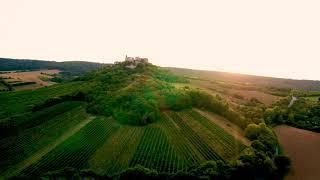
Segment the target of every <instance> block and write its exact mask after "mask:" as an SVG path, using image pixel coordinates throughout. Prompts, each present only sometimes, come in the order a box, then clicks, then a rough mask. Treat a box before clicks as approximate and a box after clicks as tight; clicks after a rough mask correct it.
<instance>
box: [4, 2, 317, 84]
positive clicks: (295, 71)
mask: <svg viewBox="0 0 320 180" xmlns="http://www.w3.org/2000/svg"><path fill="white" fill-rule="evenodd" d="M319 9H320V1H317V0H315V1H308V0H304V1H302V0H301V1H295V0H287V1H282V0H268V1H257V0H252V1H248V0H244V1H239V0H235V1H229V0H225V1H213V0H208V1H203V0H197V1H196V0H194V1H188V0H159V1H153V0H143V1H142V0H139V1H138V0H135V1H133V0H128V1H122V0H113V1H103V0H87V1H83V0H1V1H0V57H8V58H26V59H43V60H56V61H66V60H85V61H97V62H104V63H110V62H114V61H117V60H123V59H124V57H125V55H126V54H128V55H129V56H141V57H147V58H149V59H150V61H151V62H152V63H153V64H156V65H160V66H174V67H185V68H192V69H205V70H219V71H227V72H237V73H245V74H255V75H265V76H273V77H287V78H298V79H316V80H320V68H319V67H320V23H319V22H320V10H319Z"/></svg>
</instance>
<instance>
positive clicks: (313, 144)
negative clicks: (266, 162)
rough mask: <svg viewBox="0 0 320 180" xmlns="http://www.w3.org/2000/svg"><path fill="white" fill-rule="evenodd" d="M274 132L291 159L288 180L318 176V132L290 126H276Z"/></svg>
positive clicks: (319, 140)
mask: <svg viewBox="0 0 320 180" xmlns="http://www.w3.org/2000/svg"><path fill="white" fill-rule="evenodd" d="M275 132H276V133H277V136H278V138H279V141H280V143H281V145H282V147H283V149H284V152H285V153H286V154H287V155H288V156H289V157H290V158H291V160H292V165H293V166H292V169H291V171H290V172H289V174H288V176H287V177H286V179H288V180H300V179H304V180H314V179H317V178H318V177H320V166H319V162H320V155H319V152H320V133H314V132H311V131H307V130H302V129H297V128H294V127H290V126H284V125H283V126H277V127H276V128H275Z"/></svg>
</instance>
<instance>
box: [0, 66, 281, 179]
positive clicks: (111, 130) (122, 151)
mask: <svg viewBox="0 0 320 180" xmlns="http://www.w3.org/2000/svg"><path fill="white" fill-rule="evenodd" d="M130 64H131V63H130V62H121V63H117V64H114V65H112V66H107V67H104V68H101V69H98V70H95V71H91V72H89V73H87V74H85V75H83V76H80V77H78V78H76V79H74V80H73V81H70V82H65V83H61V84H57V85H53V86H50V87H46V88H40V89H37V90H27V91H19V92H5V93H1V94H0V109H1V110H0V128H1V142H2V145H1V146H0V150H1V152H3V156H1V158H3V159H2V161H1V162H2V164H1V166H2V168H1V169H3V170H2V171H1V172H0V175H1V176H3V177H10V176H17V175H24V176H33V177H39V176H45V177H59V176H66V174H69V176H70V175H71V176H73V175H75V176H81V177H85V176H86V177H99V176H100V177H101V176H104V177H106V176H108V177H109V176H110V177H113V178H120V179H128V178H142V177H149V178H150V177H151V176H154V177H161V176H162V177H163V178H164V177H166V178H173V177H179V176H181V175H183V176H187V177H194V178H200V177H214V178H219V179H221V178H227V177H233V178H234V177H243V178H256V177H268V178H271V177H274V178H275V177H280V176H282V175H283V173H284V171H283V169H281V168H283V167H282V166H284V165H283V164H281V165H279V164H276V159H278V158H281V156H280V157H279V154H278V150H277V149H278V143H277V139H276V136H275V135H274V133H273V132H272V130H271V129H270V128H269V127H268V126H267V125H266V124H264V121H263V120H262V119H259V118H260V117H257V116H256V115H260V111H259V110H257V111H255V110H256V109H254V108H256V107H259V108H261V109H264V108H265V105H264V104H263V103H260V102H259V101H249V102H250V103H251V104H250V103H249V104H244V106H239V105H236V104H234V103H233V102H231V101H230V100H229V99H228V96H222V95H221V94H211V93H210V92H209V91H208V90H207V89H199V88H197V87H193V84H192V82H191V83H190V80H187V79H185V78H183V77H181V76H177V75H174V74H172V73H170V72H169V71H167V70H164V69H162V68H160V67H157V66H154V65H152V64H149V63H139V64H137V66H136V67H135V68H129V67H131V66H129V67H128V65H130ZM178 84H179V86H177V85H178ZM245 108H248V109H246V110H244V109H245ZM200 112H208V113H209V112H210V113H212V114H215V116H210V117H209V116H205V115H203V114H202V113H200ZM245 112H246V113H245ZM248 112H256V113H253V114H252V113H248ZM216 117H221V118H220V119H219V121H223V122H220V123H216V122H218V121H216V120H215V119H214V118H216ZM221 124H224V125H221ZM256 126H257V127H256ZM235 127H237V128H238V129H237V128H235ZM248 127H249V129H248ZM251 127H253V128H255V129H253V130H252V128H251ZM239 129H240V130H239ZM234 131H237V132H240V133H234ZM243 131H245V133H242V132H243ZM239 135H240V136H242V137H241V138H239V137H237V136H239ZM244 135H245V136H247V137H248V138H250V140H252V144H251V142H250V141H249V140H248V139H246V137H244ZM239 139H242V140H241V141H240V140H239ZM243 139H244V140H243ZM243 142H245V143H243ZM261 162H264V163H261ZM286 166H287V165H285V167H286ZM68 167H69V169H68ZM70 167H71V168H74V169H70ZM146 168H147V169H146ZM85 169H86V170H85ZM266 170H268V171H266ZM48 171H50V173H47V172H48ZM248 172H250V173H248ZM79 173H80V174H79ZM77 174H78V175H77Z"/></svg>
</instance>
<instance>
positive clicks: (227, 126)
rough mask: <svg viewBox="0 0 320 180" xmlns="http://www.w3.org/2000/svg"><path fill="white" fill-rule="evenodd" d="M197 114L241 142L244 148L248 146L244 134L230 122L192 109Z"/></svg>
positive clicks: (248, 143)
mask: <svg viewBox="0 0 320 180" xmlns="http://www.w3.org/2000/svg"><path fill="white" fill-rule="evenodd" d="M194 110H195V111H197V112H198V113H200V114H201V115H202V116H204V117H206V118H208V119H209V120H211V121H213V122H214V123H215V124H217V125H218V126H220V127H221V128H222V129H224V130H225V131H227V132H228V133H230V134H231V135H232V136H233V137H234V138H235V139H237V140H238V141H240V142H242V143H243V144H244V145H246V146H250V141H249V140H248V139H247V138H245V137H244V132H243V130H242V129H240V128H239V127H238V126H236V125H235V124H233V123H231V122H230V121H228V120H226V119H224V118H223V117H221V116H218V115H216V114H213V113H210V112H205V111H202V110H199V109H194Z"/></svg>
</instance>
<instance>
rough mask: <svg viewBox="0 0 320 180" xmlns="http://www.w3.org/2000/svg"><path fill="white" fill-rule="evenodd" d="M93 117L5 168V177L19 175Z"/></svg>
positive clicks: (92, 117)
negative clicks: (7, 168)
mask: <svg viewBox="0 0 320 180" xmlns="http://www.w3.org/2000/svg"><path fill="white" fill-rule="evenodd" d="M94 118H95V117H94V116H91V117H89V118H88V119H86V120H84V121H82V122H81V123H79V124H77V126H75V127H73V128H72V129H70V130H68V131H66V133H64V134H63V135H62V136H60V137H59V138H58V139H57V140H56V141H55V142H53V143H52V144H50V145H48V146H47V147H44V148H43V149H40V150H39V151H37V152H36V153H34V154H33V155H32V156H30V157H29V158H27V159H25V160H23V161H21V162H20V163H18V164H17V165H15V166H14V167H12V168H10V169H9V170H7V172H5V173H4V176H5V177H11V176H16V175H19V173H20V172H21V171H23V170H24V169H25V168H27V167H29V166H30V165H32V164H34V163H36V162H38V161H39V160H40V159H41V158H42V157H43V156H44V155H46V154H47V153H48V152H50V151H51V150H53V149H54V148H55V147H57V146H58V145H59V144H61V143H62V142H64V141H65V140H66V139H68V138H69V137H71V136H72V135H74V134H75V133H76V132H78V131H79V130H80V129H81V128H83V127H84V126H86V125H87V124H88V123H89V122H91V121H92V120H93V119H94Z"/></svg>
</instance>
